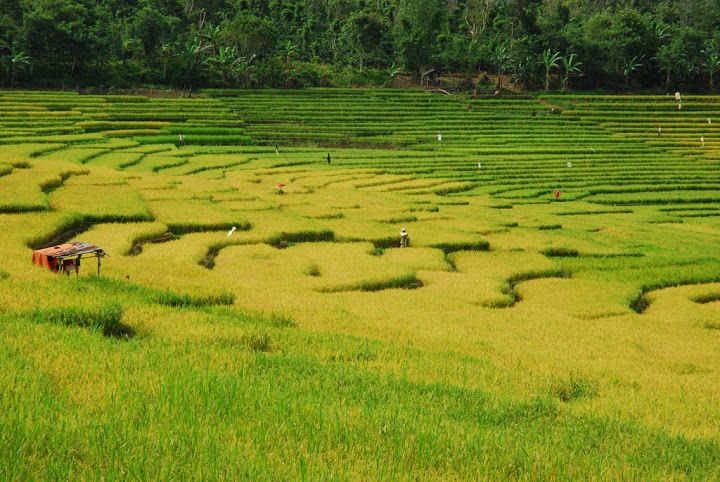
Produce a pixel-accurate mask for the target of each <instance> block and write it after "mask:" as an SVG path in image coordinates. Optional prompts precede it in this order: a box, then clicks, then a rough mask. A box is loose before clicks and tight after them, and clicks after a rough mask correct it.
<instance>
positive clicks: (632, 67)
mask: <svg viewBox="0 0 720 482" xmlns="http://www.w3.org/2000/svg"><path fill="white" fill-rule="evenodd" d="M641 61H642V58H638V56H637V55H636V56H635V57H633V58H632V59H630V60H627V59H622V69H623V71H622V72H623V77H625V87H628V85H629V83H630V74H631V73H633V72H635V71H636V70H637V69H639V68H640V67H642V66H643V64H642V63H641Z"/></svg>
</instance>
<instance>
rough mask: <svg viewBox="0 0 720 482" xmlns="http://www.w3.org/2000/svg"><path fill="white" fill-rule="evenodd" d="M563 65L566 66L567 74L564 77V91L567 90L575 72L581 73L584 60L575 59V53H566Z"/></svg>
mask: <svg viewBox="0 0 720 482" xmlns="http://www.w3.org/2000/svg"><path fill="white" fill-rule="evenodd" d="M562 63H563V67H564V68H565V74H564V75H563V78H562V91H563V92H565V89H567V86H568V81H569V80H570V76H571V75H573V74H579V73H580V66H581V65H582V62H580V61H576V60H575V54H570V55H569V56H568V55H565V56H564V57H563V58H562Z"/></svg>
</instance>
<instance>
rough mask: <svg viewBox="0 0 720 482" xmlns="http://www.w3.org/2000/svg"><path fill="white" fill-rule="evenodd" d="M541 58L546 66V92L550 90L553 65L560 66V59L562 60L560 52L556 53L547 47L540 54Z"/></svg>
mask: <svg viewBox="0 0 720 482" xmlns="http://www.w3.org/2000/svg"><path fill="white" fill-rule="evenodd" d="M540 60H541V61H542V63H543V65H544V66H545V92H547V91H549V90H550V69H552V68H553V67H559V65H558V60H560V52H555V53H554V54H553V53H551V52H550V49H547V50H546V51H544V52H543V53H542V55H541V56H540Z"/></svg>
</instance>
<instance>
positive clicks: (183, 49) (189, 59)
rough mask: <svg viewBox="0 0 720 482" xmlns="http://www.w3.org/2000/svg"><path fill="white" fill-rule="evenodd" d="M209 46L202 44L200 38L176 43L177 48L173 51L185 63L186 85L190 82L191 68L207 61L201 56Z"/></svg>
mask: <svg viewBox="0 0 720 482" xmlns="http://www.w3.org/2000/svg"><path fill="white" fill-rule="evenodd" d="M209 48H210V45H208V44H203V42H202V40H199V39H192V40H186V41H185V42H183V43H180V44H178V48H177V50H176V51H175V52H176V55H177V56H178V57H179V58H180V59H181V60H182V62H183V64H184V65H185V84H186V86H188V85H189V84H191V74H192V71H193V69H195V68H196V67H197V66H199V65H201V64H204V63H206V62H207V59H205V58H203V54H204V53H205V52H206V51H207V50H208V49H209Z"/></svg>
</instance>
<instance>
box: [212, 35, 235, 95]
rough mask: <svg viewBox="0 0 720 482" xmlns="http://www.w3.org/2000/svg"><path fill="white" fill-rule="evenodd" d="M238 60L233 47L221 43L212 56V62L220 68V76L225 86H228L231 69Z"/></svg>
mask: <svg viewBox="0 0 720 482" xmlns="http://www.w3.org/2000/svg"><path fill="white" fill-rule="evenodd" d="M240 60H241V59H240V57H238V53H237V49H236V48H235V47H223V46H222V45H221V46H219V47H218V54H217V55H215V56H213V57H212V62H213V63H214V64H216V65H217V66H218V68H219V69H220V76H221V77H222V81H223V85H224V86H225V87H229V86H230V80H231V76H232V71H233V70H234V68H235V66H236V65H238V64H239V63H240Z"/></svg>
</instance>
